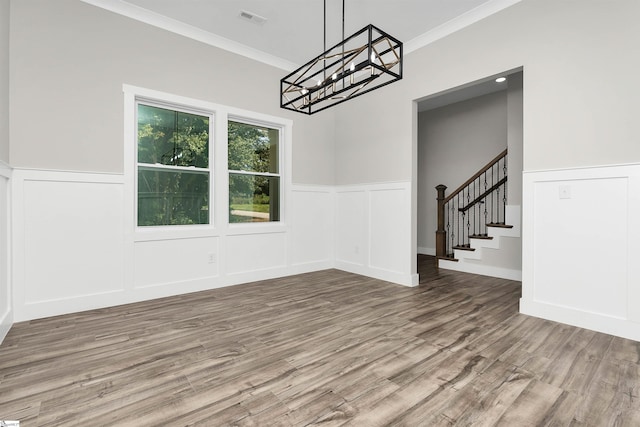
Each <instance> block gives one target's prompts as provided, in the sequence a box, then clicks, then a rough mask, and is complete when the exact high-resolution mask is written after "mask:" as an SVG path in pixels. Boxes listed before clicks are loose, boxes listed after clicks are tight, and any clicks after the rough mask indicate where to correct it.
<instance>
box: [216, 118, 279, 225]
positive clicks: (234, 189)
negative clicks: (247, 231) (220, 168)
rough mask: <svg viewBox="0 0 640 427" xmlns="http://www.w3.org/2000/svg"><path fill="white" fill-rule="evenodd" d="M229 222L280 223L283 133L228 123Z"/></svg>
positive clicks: (259, 126) (266, 128) (235, 122)
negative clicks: (281, 146) (281, 145)
mask: <svg viewBox="0 0 640 427" xmlns="http://www.w3.org/2000/svg"><path fill="white" fill-rule="evenodd" d="M228 141H229V147H228V148H229V149H228V168H229V222H230V223H234V222H235V223H240V222H268V221H280V159H279V157H280V130H279V129H275V128H270V127H266V126H261V125H254V124H248V123H241V122H239V121H229V122H228Z"/></svg>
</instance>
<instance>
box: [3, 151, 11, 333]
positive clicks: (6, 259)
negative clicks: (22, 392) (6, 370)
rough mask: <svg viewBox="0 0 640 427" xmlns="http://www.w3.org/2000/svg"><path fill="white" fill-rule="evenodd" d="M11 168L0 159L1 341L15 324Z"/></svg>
mask: <svg viewBox="0 0 640 427" xmlns="http://www.w3.org/2000/svg"><path fill="white" fill-rule="evenodd" d="M10 180H11V169H10V168H9V167H8V166H7V165H6V164H4V163H3V162H1V161H0V343H1V342H2V340H3V339H4V337H5V335H6V334H7V332H9V328H11V325H12V324H13V303H12V295H11V245H10V241H11V229H10V224H11V221H10V218H11V216H10V202H11V197H10V190H9V188H10V185H11V181H10Z"/></svg>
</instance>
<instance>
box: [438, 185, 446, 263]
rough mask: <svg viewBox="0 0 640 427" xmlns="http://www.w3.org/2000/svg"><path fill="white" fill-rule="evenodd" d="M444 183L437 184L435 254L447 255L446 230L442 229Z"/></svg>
mask: <svg viewBox="0 0 640 427" xmlns="http://www.w3.org/2000/svg"><path fill="white" fill-rule="evenodd" d="M446 189H447V186H446V185H442V184H440V185H438V186H437V187H436V190H438V198H437V199H436V200H438V229H437V230H436V256H439V257H445V256H447V253H446V252H447V231H446V230H445V229H444V199H445V197H444V190H446Z"/></svg>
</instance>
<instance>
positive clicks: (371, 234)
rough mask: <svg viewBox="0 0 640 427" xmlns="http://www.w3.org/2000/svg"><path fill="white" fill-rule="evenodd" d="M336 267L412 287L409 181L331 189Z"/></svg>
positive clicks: (413, 279)
mask: <svg viewBox="0 0 640 427" xmlns="http://www.w3.org/2000/svg"><path fill="white" fill-rule="evenodd" d="M335 212H336V215H335V218H336V224H335V229H336V236H335V239H336V251H335V254H336V267H337V268H339V269H341V270H345V271H350V272H353V273H357V274H363V275H365V276H369V277H375V278H377V279H381V280H387V281H390V282H394V283H398V284H402V285H405V286H417V285H418V275H417V273H416V272H412V271H411V244H412V243H411V183H410V182H394V183H381V184H363V185H350V186H340V187H337V188H336V208H335Z"/></svg>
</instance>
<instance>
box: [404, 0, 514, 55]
mask: <svg viewBox="0 0 640 427" xmlns="http://www.w3.org/2000/svg"><path fill="white" fill-rule="evenodd" d="M521 1H522V0H490V1H488V2H486V3H483V4H481V5H480V6H478V7H476V8H474V9H471V10H470V11H468V12H466V13H463V14H462V15H460V16H457V17H455V18H453V19H452V20H450V21H447V22H445V23H444V24H442V25H439V26H437V27H436V28H434V29H433V30H431V31H428V32H426V33H424V34H421V35H419V36H418V37H415V38H413V39H411V40H409V41H408V42H406V43H404V52H405V53H410V52H413V51H414V50H418V49H420V48H422V47H425V46H427V45H429V44H431V43H433V42H435V41H436V40H439V39H441V38H444V37H446V36H448V35H450V34H453V33H455V32H456V31H459V30H461V29H463V28H465V27H468V26H469V25H472V24H475V23H476V22H478V21H480V20H482V19H484V18H486V17H488V16H490V15H493V14H494V13H497V12H500V11H501V10H503V9H506V8H508V7H509V6H513V5H514V4H516V3H519V2H521Z"/></svg>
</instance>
